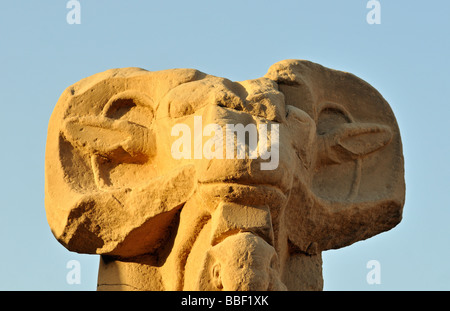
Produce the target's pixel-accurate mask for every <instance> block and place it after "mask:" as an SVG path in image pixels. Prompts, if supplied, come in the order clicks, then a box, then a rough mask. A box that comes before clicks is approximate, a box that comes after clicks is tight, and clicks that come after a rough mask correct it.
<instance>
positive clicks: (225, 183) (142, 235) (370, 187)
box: [45, 60, 405, 290]
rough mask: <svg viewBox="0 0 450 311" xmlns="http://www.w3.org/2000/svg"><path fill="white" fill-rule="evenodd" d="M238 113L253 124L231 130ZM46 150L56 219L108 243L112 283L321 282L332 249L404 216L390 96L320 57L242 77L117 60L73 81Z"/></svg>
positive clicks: (64, 234)
mask: <svg viewBox="0 0 450 311" xmlns="http://www.w3.org/2000/svg"><path fill="white" fill-rule="evenodd" d="M179 125H182V126H184V127H181V129H186V128H187V129H189V130H190V134H189V135H188V136H183V137H184V138H186V139H185V140H182V138H183V137H181V131H180V130H178V132H177V131H174V129H176V128H177V126H179ZM211 125H212V127H211ZM228 125H233V126H235V129H237V128H238V126H241V125H242V128H243V129H244V130H243V131H241V133H244V136H242V137H241V138H239V134H238V133H237V134H236V140H235V138H234V136H233V139H232V140H228V139H227V136H226V134H227V133H229V132H227V129H228V127H227V126H228ZM247 126H248V127H247ZM264 128H266V129H267V131H268V133H267V132H264V131H263V130H264ZM177 129H180V127H178V128H177ZM252 129H256V130H255V131H256V132H252V131H251V130H252ZM245 130H247V133H245ZM182 133H183V134H184V133H185V132H182ZM252 133H254V134H255V136H252ZM266 133H267V136H266V135H265V134H266ZM256 134H257V135H256ZM180 137H181V138H180ZM252 139H253V141H252ZM187 141H189V142H190V143H192V144H190V145H189V146H188V144H187V143H186V142H187ZM185 143H186V144H185ZM230 144H231V145H232V147H233V149H232V152H231V153H229V150H228V149H227V148H228V147H229V146H230ZM264 144H266V145H265V146H266V147H267V150H266V152H265V153H264V149H259V148H261V146H263V147H264ZM234 147H236V148H237V149H236V151H235V150H234ZM256 147H257V148H258V149H257V148H256ZM46 148H47V149H46V167H45V173H46V174H45V178H46V183H45V203H46V212H47V219H48V222H49V225H50V228H51V230H52V232H53V234H54V235H55V237H56V238H57V239H58V241H59V242H60V243H62V244H63V245H64V246H65V247H66V248H67V249H69V250H71V251H75V252H79V253H88V254H100V255H101V262H100V268H99V276H98V289H99V290H286V289H287V290H321V289H322V286H323V280H322V260H321V253H322V251H325V250H328V249H336V248H341V247H344V246H347V245H350V244H352V243H354V242H356V241H360V240H364V239H367V238H369V237H371V236H374V235H376V234H378V233H381V232H384V231H387V230H389V229H391V228H393V227H394V226H396V225H397V224H398V223H399V222H400V220H401V216H402V208H403V204H404V195H405V185H404V171H403V169H404V168H403V155H402V145H401V139H400V133H399V129H398V126H397V123H396V120H395V117H394V115H393V113H392V111H391V109H390V107H389V105H388V103H387V102H386V101H385V100H384V99H383V97H382V96H381V95H380V94H379V93H378V92H377V91H376V90H375V89H374V88H373V87H372V86H370V85H369V84H367V83H366V82H364V81H362V80H361V79H359V78H357V77H355V76H354V75H352V74H349V73H346V72H341V71H336V70H332V69H328V68H325V67H323V66H321V65H318V64H315V63H311V62H308V61H300V60H285V61H281V62H279V63H276V64H274V65H273V66H272V67H270V68H269V70H268V72H267V74H266V75H265V77H263V78H259V79H254V80H248V81H242V82H233V81H230V80H227V79H224V78H219V77H214V76H211V75H207V74H205V73H202V72H199V71H197V70H192V69H171V70H164V71H156V72H150V71H146V70H143V69H138V68H124V69H112V70H108V71H105V72H103V73H99V74H96V75H93V76H91V77H88V78H86V79H83V80H81V81H79V82H77V83H75V84H74V85H72V86H70V87H69V88H67V89H66V90H65V91H64V93H63V94H62V96H61V97H60V99H59V101H58V103H57V104H56V107H55V109H54V112H53V114H52V116H51V119H50V122H49V128H48V137H47V146H46ZM189 148H190V149H189ZM269 150H270V151H269ZM251 151H258V152H257V153H256V154H255V156H251V155H250V154H251ZM239 152H241V153H239ZM269 152H270V154H269ZM186 155H189V156H186ZM229 155H231V156H229ZM240 155H244V157H241V156H240ZM268 155H270V156H268Z"/></svg>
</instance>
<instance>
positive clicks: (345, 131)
mask: <svg viewBox="0 0 450 311" xmlns="http://www.w3.org/2000/svg"><path fill="white" fill-rule="evenodd" d="M391 140H392V131H391V129H390V128H389V127H387V126H385V125H379V124H371V123H346V124H342V125H339V126H337V127H336V128H334V129H333V130H332V131H331V132H328V133H326V134H323V135H318V139H317V148H318V151H317V161H316V164H317V165H324V164H339V163H342V162H347V161H351V160H356V159H360V158H363V157H364V156H367V155H369V154H370V153H372V152H375V151H377V150H379V149H381V148H383V147H385V146H386V145H388V144H389V143H390V142H391Z"/></svg>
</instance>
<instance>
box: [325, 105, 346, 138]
mask: <svg viewBox="0 0 450 311" xmlns="http://www.w3.org/2000/svg"><path fill="white" fill-rule="evenodd" d="M351 122H352V119H351V118H350V116H349V114H348V113H347V112H346V111H345V110H344V109H343V108H341V107H338V106H336V105H333V106H327V107H325V108H324V109H322V111H321V112H320V113H319V117H318V120H317V134H318V135H324V134H326V133H328V132H330V131H332V130H333V129H335V128H337V127H339V125H342V124H344V123H351Z"/></svg>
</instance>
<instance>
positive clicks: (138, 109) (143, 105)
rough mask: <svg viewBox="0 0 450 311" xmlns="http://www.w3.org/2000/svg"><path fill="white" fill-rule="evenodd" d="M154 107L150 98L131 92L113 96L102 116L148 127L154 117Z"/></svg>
mask: <svg viewBox="0 0 450 311" xmlns="http://www.w3.org/2000/svg"><path fill="white" fill-rule="evenodd" d="M152 106H153V101H152V100H151V98H150V97H148V96H146V95H144V94H142V93H141V92H137V91H132V90H130V91H125V92H122V93H119V94H117V95H115V96H113V97H112V98H111V99H110V100H109V101H108V103H107V104H106V105H105V107H103V112H102V115H103V116H105V117H107V118H111V119H122V120H126V121H128V122H131V123H136V124H139V125H142V126H145V127H148V126H149V125H150V124H151V122H152V120H153V117H154V112H153V108H152Z"/></svg>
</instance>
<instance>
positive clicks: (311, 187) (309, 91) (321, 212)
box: [266, 60, 405, 253]
mask: <svg viewBox="0 0 450 311" xmlns="http://www.w3.org/2000/svg"><path fill="white" fill-rule="evenodd" d="M266 77H268V78H270V79H272V80H274V81H276V82H277V83H278V86H279V90H280V91H281V92H283V93H284V95H285V100H286V104H288V105H293V106H296V107H297V108H299V109H301V110H303V111H305V112H306V113H308V114H309V115H310V116H311V118H312V119H313V120H315V122H316V129H317V132H316V138H317V140H316V146H315V148H313V149H314V150H312V151H311V152H313V153H314V152H316V153H315V154H316V157H315V159H316V161H315V169H314V170H313V171H312V176H309V177H308V178H310V179H305V180H306V182H303V183H299V184H298V185H295V186H294V189H293V191H292V194H291V199H290V202H289V203H288V206H287V209H286V213H285V222H286V227H287V230H288V237H289V240H290V241H291V243H292V244H293V245H295V247H296V248H297V249H299V250H300V251H303V252H306V253H319V252H320V251H323V250H326V249H330V248H340V247H343V246H346V245H349V244H351V243H354V242H356V241H359V240H363V239H366V238H369V237H371V236H373V235H376V234H378V233H380V232H383V231H386V230H389V229H391V228H393V227H394V226H395V225H397V224H398V223H399V222H400V220H401V215H402V209H403V204H404V197H405V183H404V164H403V154H402V144H401V139H400V132H399V129H398V125H397V122H396V119H395V117H394V114H393V112H392V110H391V108H390V106H389V104H388V103H387V102H386V101H385V100H384V98H383V97H382V96H381V95H380V94H379V93H378V92H377V91H376V90H375V89H374V88H373V87H372V86H370V85H369V84H368V83H367V82H365V81H363V80H361V79H359V78H357V77H356V76H354V75H352V74H349V73H346V72H341V71H337V70H332V69H329V68H326V67H323V66H321V65H318V64H315V63H312V62H308V61H301V60H286V61H282V62H279V63H277V64H275V65H273V66H272V67H271V68H270V69H269V71H268V73H267V75H266Z"/></svg>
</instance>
